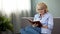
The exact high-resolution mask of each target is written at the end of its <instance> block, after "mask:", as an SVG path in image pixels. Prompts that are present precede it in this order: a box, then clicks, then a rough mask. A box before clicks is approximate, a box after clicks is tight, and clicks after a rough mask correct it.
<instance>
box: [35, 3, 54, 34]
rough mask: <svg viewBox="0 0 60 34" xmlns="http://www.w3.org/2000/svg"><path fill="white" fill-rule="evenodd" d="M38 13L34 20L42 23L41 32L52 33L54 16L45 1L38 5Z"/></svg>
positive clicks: (43, 33)
mask: <svg viewBox="0 0 60 34" xmlns="http://www.w3.org/2000/svg"><path fill="white" fill-rule="evenodd" d="M36 11H37V14H35V16H34V21H40V22H41V23H42V25H43V26H42V27H41V34H51V32H52V29H53V16H52V15H51V14H50V13H49V12H48V7H47V5H46V4H45V3H43V2H42V3H38V4H37V6H36Z"/></svg>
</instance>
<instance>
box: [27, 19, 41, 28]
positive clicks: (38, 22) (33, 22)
mask: <svg viewBox="0 0 60 34" xmlns="http://www.w3.org/2000/svg"><path fill="white" fill-rule="evenodd" d="M27 20H28V21H29V22H30V23H31V24H35V23H36V24H38V26H37V27H42V24H41V22H40V21H33V20H30V19H27Z"/></svg>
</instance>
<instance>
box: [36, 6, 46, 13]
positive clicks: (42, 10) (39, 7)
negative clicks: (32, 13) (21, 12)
mask: <svg viewBox="0 0 60 34" xmlns="http://www.w3.org/2000/svg"><path fill="white" fill-rule="evenodd" d="M36 9H37V11H38V12H39V13H40V14H44V13H45V9H44V7H43V6H39V5H38V6H37V8H36Z"/></svg>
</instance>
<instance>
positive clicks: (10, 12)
mask: <svg viewBox="0 0 60 34" xmlns="http://www.w3.org/2000/svg"><path fill="white" fill-rule="evenodd" d="M38 2H44V3H46V4H47V6H48V10H49V12H50V13H51V14H52V15H53V17H54V29H53V32H52V34H60V31H59V29H60V0H0V15H3V16H6V17H7V18H10V19H11V23H12V24H13V28H14V31H13V32H11V31H6V32H3V33H4V34H5V33H6V34H19V33H20V32H19V30H20V29H21V28H23V27H25V26H24V25H26V23H25V24H22V23H24V22H26V21H25V20H24V19H25V18H23V20H22V17H26V18H29V19H33V17H34V15H35V14H36V5H37V3H38ZM23 21H24V22H23ZM3 33H2V34H3Z"/></svg>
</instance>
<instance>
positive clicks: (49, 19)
mask: <svg viewBox="0 0 60 34" xmlns="http://www.w3.org/2000/svg"><path fill="white" fill-rule="evenodd" d="M48 29H53V17H52V15H50V16H49V18H48Z"/></svg>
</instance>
